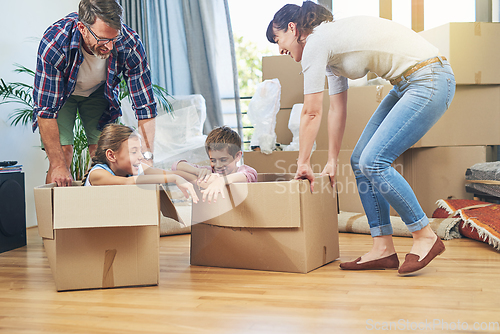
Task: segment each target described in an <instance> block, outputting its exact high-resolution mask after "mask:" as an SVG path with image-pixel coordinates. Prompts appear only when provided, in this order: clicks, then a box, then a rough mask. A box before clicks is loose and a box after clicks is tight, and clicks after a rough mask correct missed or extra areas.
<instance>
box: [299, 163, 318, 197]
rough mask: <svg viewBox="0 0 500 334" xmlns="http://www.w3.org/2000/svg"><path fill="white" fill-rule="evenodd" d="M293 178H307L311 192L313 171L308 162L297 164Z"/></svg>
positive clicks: (312, 188) (312, 189)
mask: <svg viewBox="0 0 500 334" xmlns="http://www.w3.org/2000/svg"><path fill="white" fill-rule="evenodd" d="M294 179H295V180H302V179H305V180H309V182H311V192H313V191H314V173H313V171H312V168H311V165H310V164H298V166H297V173H295V178H294Z"/></svg>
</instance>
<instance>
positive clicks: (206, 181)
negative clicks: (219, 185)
mask: <svg viewBox="0 0 500 334" xmlns="http://www.w3.org/2000/svg"><path fill="white" fill-rule="evenodd" d="M221 177H222V175H220V174H217V173H212V174H210V175H207V176H206V177H205V178H204V179H203V181H201V182H199V183H198V187H200V188H205V189H206V188H207V187H208V186H209V185H210V184H212V183H213V182H214V181H215V180H218V179H220V178H221Z"/></svg>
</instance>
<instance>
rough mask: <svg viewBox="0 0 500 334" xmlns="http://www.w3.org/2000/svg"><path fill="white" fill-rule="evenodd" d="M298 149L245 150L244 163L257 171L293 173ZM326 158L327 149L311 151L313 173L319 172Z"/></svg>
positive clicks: (295, 167)
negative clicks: (267, 151)
mask: <svg viewBox="0 0 500 334" xmlns="http://www.w3.org/2000/svg"><path fill="white" fill-rule="evenodd" d="M298 157H299V152H298V151H273V152H272V153H271V154H264V153H262V152H258V151H249V152H245V153H244V155H243V158H244V163H245V165H248V166H250V167H253V168H255V170H256V171H257V172H258V173H276V174H283V173H295V172H296V171H297V159H298ZM327 159H328V151H322V150H320V151H313V152H312V155H311V167H312V169H313V172H314V173H321V172H322V171H323V168H324V167H325V164H326V161H327Z"/></svg>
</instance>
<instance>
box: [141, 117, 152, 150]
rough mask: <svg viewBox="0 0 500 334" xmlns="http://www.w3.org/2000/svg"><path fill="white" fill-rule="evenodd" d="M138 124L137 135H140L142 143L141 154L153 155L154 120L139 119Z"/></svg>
mask: <svg viewBox="0 0 500 334" xmlns="http://www.w3.org/2000/svg"><path fill="white" fill-rule="evenodd" d="M138 124H139V133H140V134H141V136H142V141H143V143H142V147H143V149H142V150H143V152H151V153H154V142H155V130H156V120H155V119H154V118H148V119H140V120H139V121H138Z"/></svg>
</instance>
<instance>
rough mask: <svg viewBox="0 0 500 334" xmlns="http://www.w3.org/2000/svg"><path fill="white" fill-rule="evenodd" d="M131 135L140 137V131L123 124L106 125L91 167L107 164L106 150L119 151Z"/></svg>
mask: <svg viewBox="0 0 500 334" xmlns="http://www.w3.org/2000/svg"><path fill="white" fill-rule="evenodd" d="M131 137H137V138H140V135H139V133H137V131H135V130H134V129H133V128H131V127H128V126H125V125H121V124H108V125H106V126H105V127H104V129H103V130H102V132H101V134H100V135H99V139H98V141H97V149H96V150H95V155H94V156H93V157H92V164H91V165H90V168H89V171H90V169H92V167H94V166H95V165H97V164H107V163H108V160H107V159H106V151H107V150H111V151H113V152H117V151H118V150H119V149H120V146H121V145H122V143H123V142H124V141H126V140H128V139H129V138H131ZM88 175H89V173H88V172H87V173H86V174H85V176H84V177H83V180H82V185H84V184H85V180H86V179H87V176H88Z"/></svg>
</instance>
